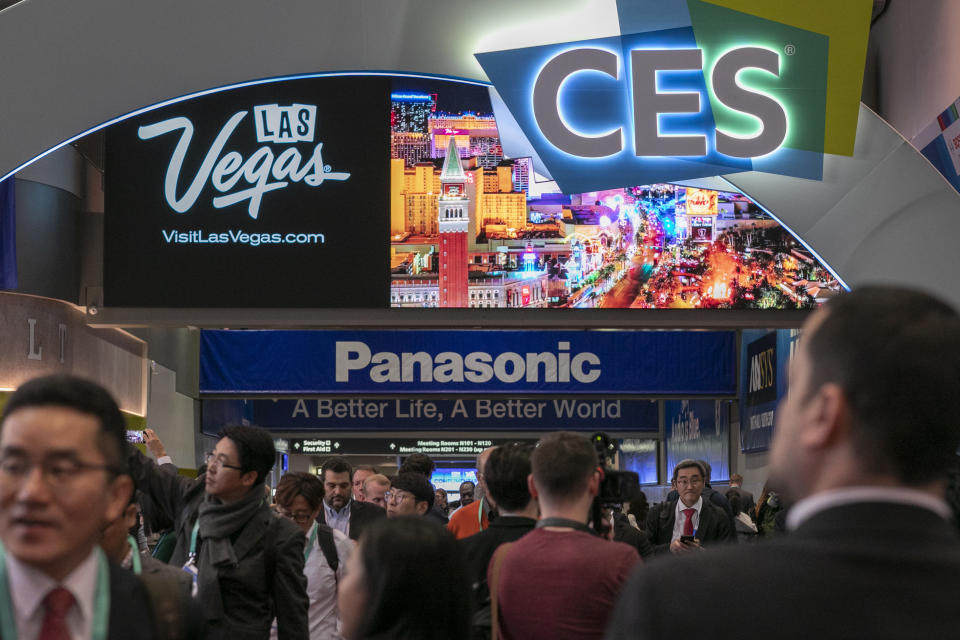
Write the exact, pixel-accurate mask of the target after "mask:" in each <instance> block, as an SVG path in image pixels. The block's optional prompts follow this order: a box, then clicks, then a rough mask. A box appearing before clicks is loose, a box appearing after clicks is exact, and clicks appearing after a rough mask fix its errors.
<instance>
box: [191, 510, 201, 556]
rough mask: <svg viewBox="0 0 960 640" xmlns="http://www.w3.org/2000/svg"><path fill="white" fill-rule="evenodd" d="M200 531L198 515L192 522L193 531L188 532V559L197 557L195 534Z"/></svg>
mask: <svg viewBox="0 0 960 640" xmlns="http://www.w3.org/2000/svg"><path fill="white" fill-rule="evenodd" d="M199 532H200V517H199V516H198V517H197V521H196V522H194V523H193V533H191V534H190V559H191V560H193V559H195V558H196V557H197V534H198V533H199Z"/></svg>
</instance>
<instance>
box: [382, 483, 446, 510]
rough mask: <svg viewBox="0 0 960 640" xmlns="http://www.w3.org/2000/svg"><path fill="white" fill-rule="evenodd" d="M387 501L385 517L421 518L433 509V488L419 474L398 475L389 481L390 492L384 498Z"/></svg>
mask: <svg viewBox="0 0 960 640" xmlns="http://www.w3.org/2000/svg"><path fill="white" fill-rule="evenodd" d="M384 497H385V499H386V501H387V517H388V518H395V517H397V516H423V515H427V513H428V512H429V511H430V509H432V508H433V501H434V495H433V487H432V486H431V485H430V483H429V482H428V481H427V479H426V478H424V477H423V476H422V475H420V474H419V473H412V472H407V473H400V474H397V475H396V476H394V477H393V479H392V480H391V481H390V491H388V492H387V493H386V495H385V496H384Z"/></svg>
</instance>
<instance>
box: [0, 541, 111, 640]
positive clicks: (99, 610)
mask: <svg viewBox="0 0 960 640" xmlns="http://www.w3.org/2000/svg"><path fill="white" fill-rule="evenodd" d="M95 553H96V554H97V586H96V592H95V595H94V599H93V640H106V638H107V627H108V626H109V624H110V620H109V618H110V566H109V564H108V563H107V556H106V555H105V554H104V553H103V551H102V550H101V549H100V547H97V548H96V550H95ZM0 635H2V637H3V638H4V639H8V640H14V639H15V638H17V622H16V617H15V616H14V613H13V600H12V599H11V597H10V580H9V577H8V576H7V560H6V552H5V550H4V548H3V545H2V544H0Z"/></svg>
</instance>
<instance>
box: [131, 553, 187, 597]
mask: <svg viewBox="0 0 960 640" xmlns="http://www.w3.org/2000/svg"><path fill="white" fill-rule="evenodd" d="M140 565H141V571H140V576H141V578H144V579H146V580H149V579H151V576H162V577H161V578H160V579H161V580H164V581H165V582H167V583H169V584H171V585H175V587H176V589H177V590H178V591H179V592H180V593H181V594H182V595H183V596H185V597H187V598H191V597H192V593H193V580H192V579H191V578H190V574H188V573H187V572H186V571H184V570H183V569H181V568H180V567H175V566H173V565H172V564H167V563H165V562H161V561H160V560H157V559H156V558H154V557H152V556H147V555H142V554H141V556H140Z"/></svg>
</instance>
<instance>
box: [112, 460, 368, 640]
mask: <svg viewBox="0 0 960 640" xmlns="http://www.w3.org/2000/svg"><path fill="white" fill-rule="evenodd" d="M129 451H130V457H129V462H130V470H131V473H132V474H133V476H134V480H135V481H136V483H137V488H138V489H140V490H141V491H143V492H144V493H148V494H150V497H151V498H152V499H153V501H154V502H155V503H156V504H157V506H158V507H159V508H160V509H162V510H163V511H164V513H166V514H167V515H168V516H169V517H170V518H171V519H172V520H173V521H174V531H175V532H176V536H177V545H176V548H175V549H174V550H173V555H172V556H171V558H170V564H171V565H173V566H175V567H180V566H183V564H184V562H186V559H187V554H188V553H189V550H190V534H191V532H192V530H193V523H194V522H196V520H197V516H198V513H199V508H200V502H201V501H202V500H203V498H204V494H205V478H204V476H202V475H201V476H199V477H198V478H196V479H194V480H191V479H190V478H186V477H184V476H181V475H177V474H174V473H170V472H169V470H166V469H164V470H162V469H160V468H159V467H157V465H156V464H155V463H154V462H153V461H152V460H150V459H148V458H147V457H146V456H144V455H143V454H142V453H140V452H139V451H138V450H137V449H135V448H134V447H130V448H129ZM252 490H253V491H263V487H260V486H258V487H255V488H254V489H252ZM374 506H375V505H374ZM268 529H269V532H268ZM268 540H269V541H270V544H271V550H270V551H267V550H266V549H265V546H266V544H265V543H266V541H268ZM201 544H202V541H201ZM305 545H306V539H305V537H304V534H303V530H302V529H301V528H300V527H298V526H297V525H295V524H294V523H293V522H292V521H290V520H287V519H286V518H281V517H279V516H274V515H273V512H272V511H271V510H270V508H269V507H268V506H267V505H266V504H263V505H262V506H261V509H260V510H259V511H258V512H257V513H256V514H255V515H254V516H253V517H252V518H250V520H249V521H247V523H246V524H245V525H243V527H242V528H241V529H240V530H239V532H238V533H237V534H236V535H235V536H233V549H234V553H235V554H236V556H237V564H236V565H235V566H232V567H222V568H220V569H219V571H218V574H219V582H220V596H221V598H222V600H223V612H224V616H223V618H222V619H213V618H208V619H207V620H206V622H207V629H206V631H207V633H208V634H209V637H211V638H229V639H230V640H247V639H248V638H249V639H250V640H254V639H256V640H263V639H264V638H267V637H268V635H269V631H270V625H271V623H272V622H273V619H274V617H276V618H277V619H278V620H279V640H302V639H305V638H307V637H308V636H309V632H308V628H307V606H308V605H309V600H308V599H307V579H306V577H304V575H303V565H304V559H303V548H304V546H305ZM270 566H272V568H273V572H272V573H273V574H272V575H268V571H269V567H270ZM200 605H201V607H202V605H203V603H202V602H201V603H200ZM206 612H207V610H206V609H204V613H206Z"/></svg>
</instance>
